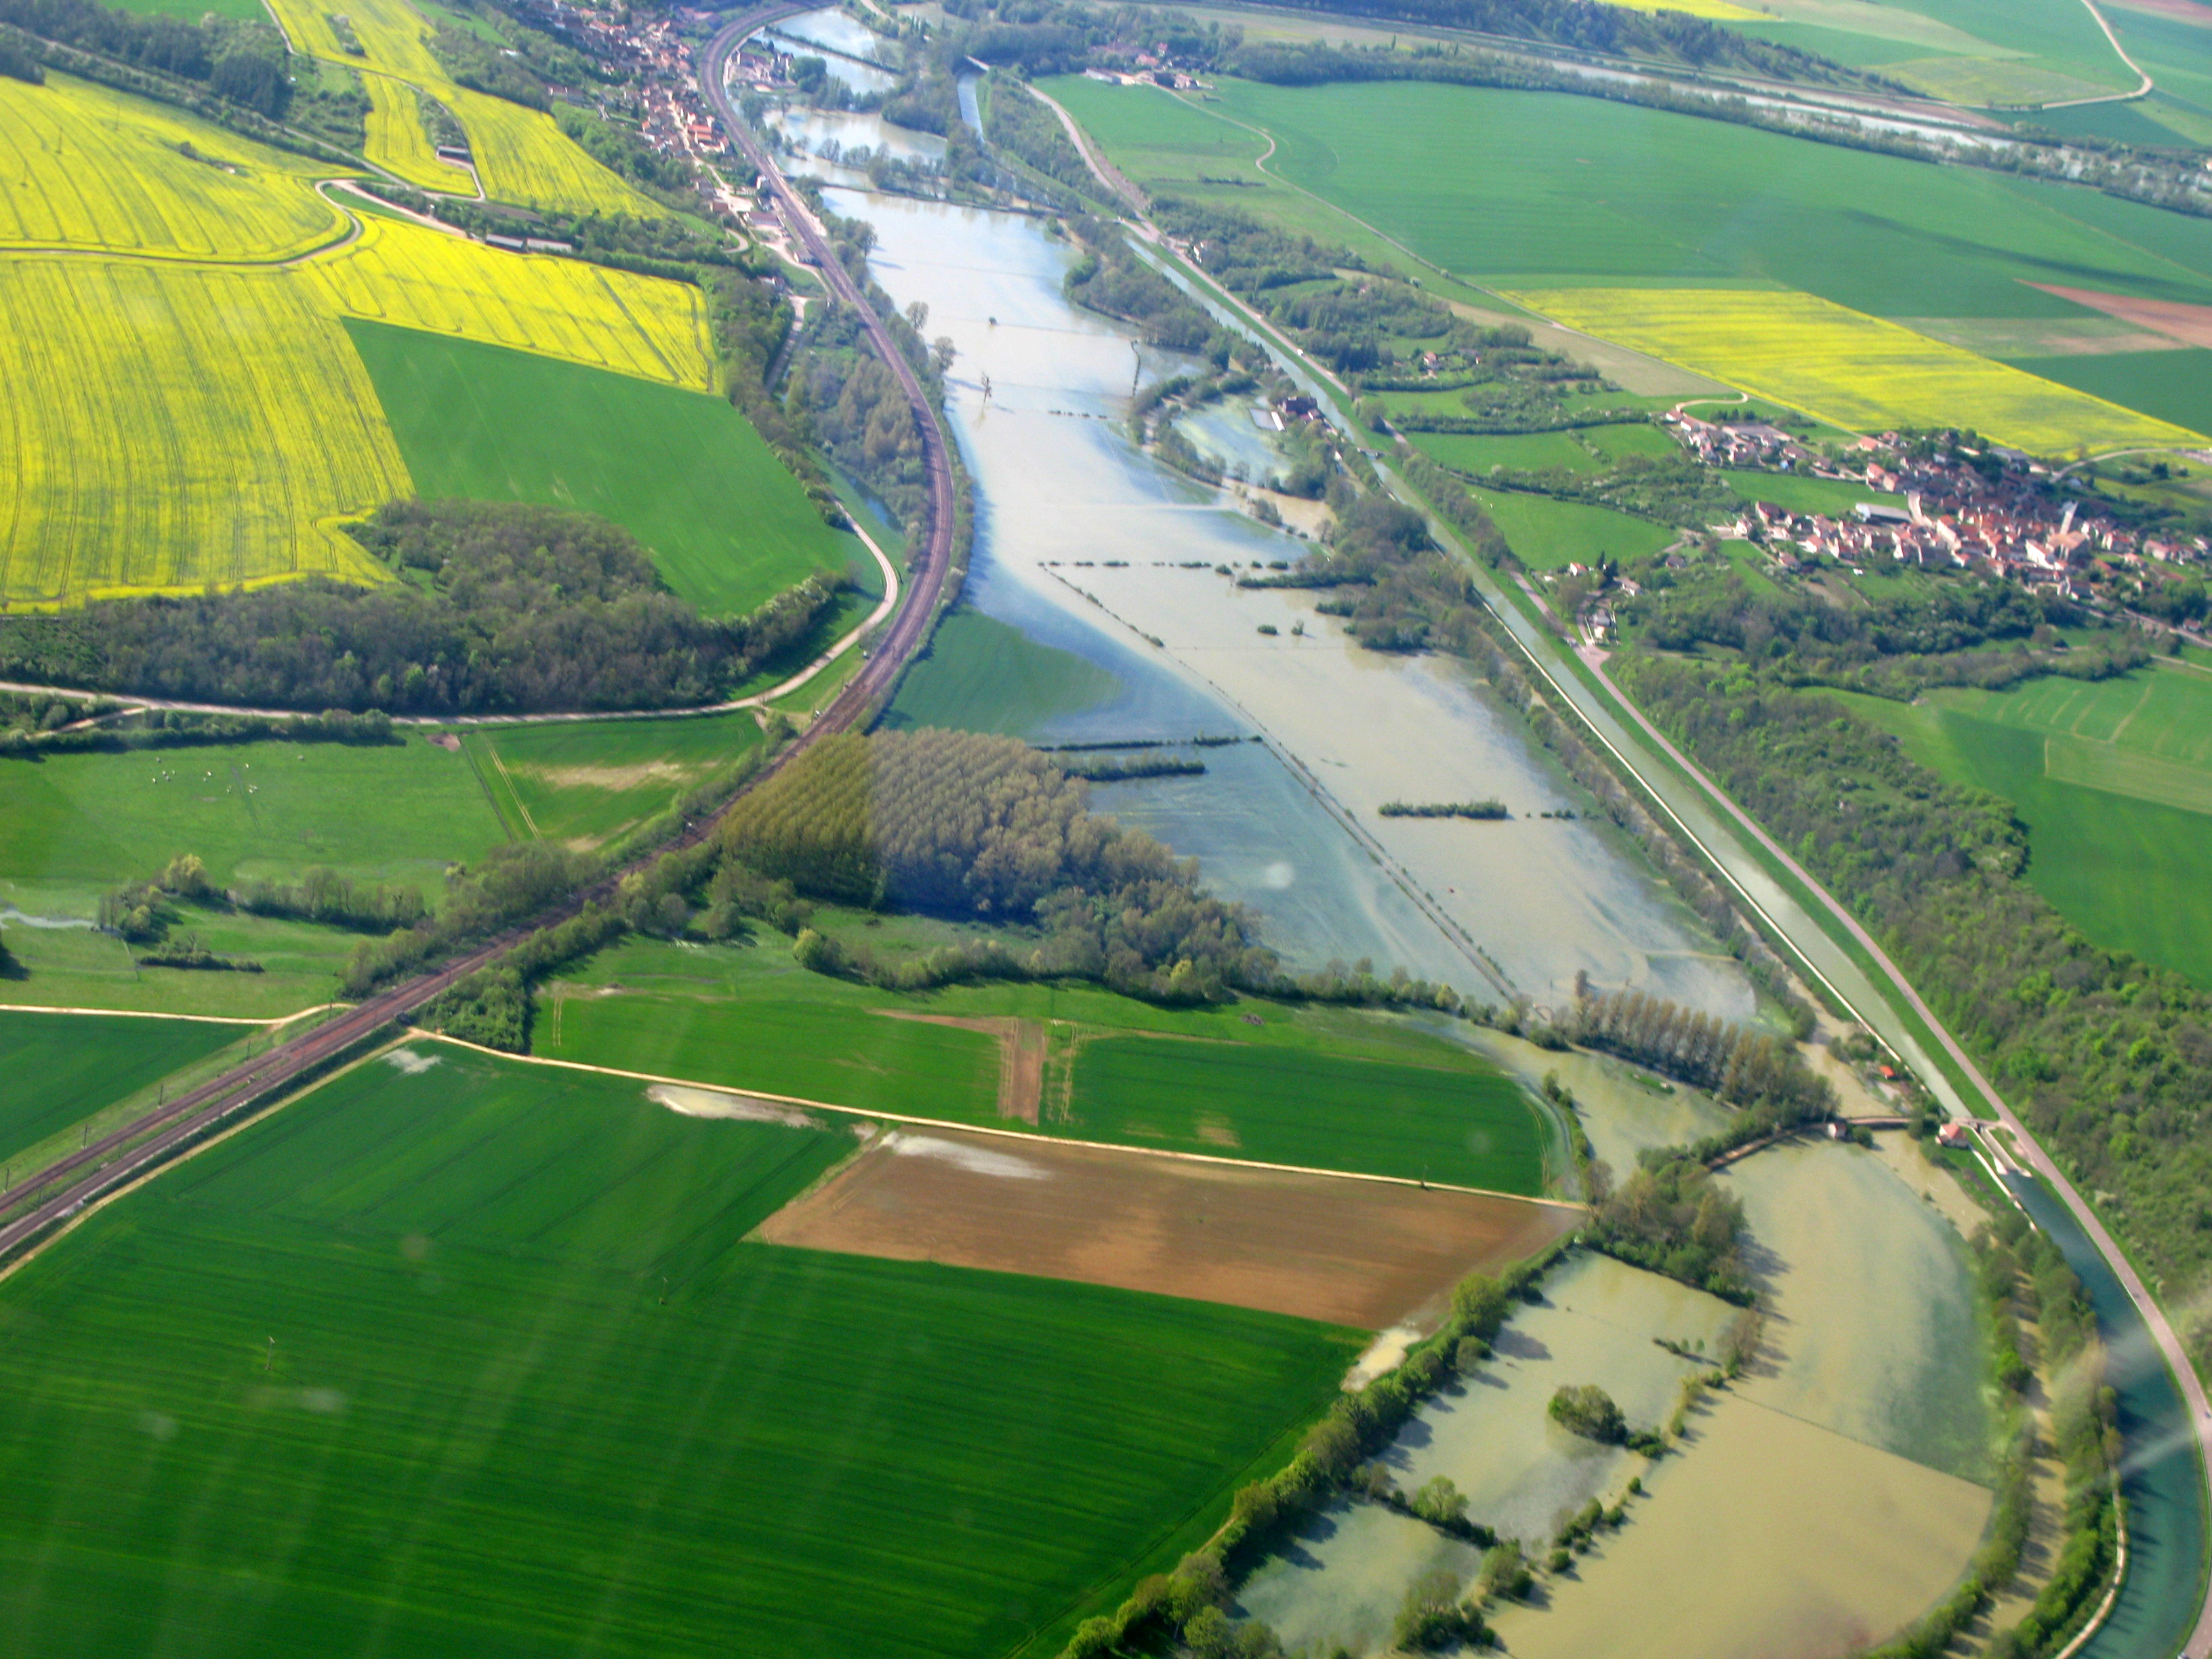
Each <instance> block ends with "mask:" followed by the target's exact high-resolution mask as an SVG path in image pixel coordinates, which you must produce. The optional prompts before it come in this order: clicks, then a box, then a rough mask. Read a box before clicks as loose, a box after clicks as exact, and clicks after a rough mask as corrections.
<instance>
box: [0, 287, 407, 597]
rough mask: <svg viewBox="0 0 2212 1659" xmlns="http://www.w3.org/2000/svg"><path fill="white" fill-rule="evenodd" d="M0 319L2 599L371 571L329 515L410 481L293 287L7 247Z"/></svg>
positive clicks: (340, 356)
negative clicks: (2, 324)
mask: <svg viewBox="0 0 2212 1659" xmlns="http://www.w3.org/2000/svg"><path fill="white" fill-rule="evenodd" d="M0 315H4V316H5V317H6V318H7V319H8V326H7V327H6V328H4V329H0V386H6V387H7V389H8V391H7V396H6V397H5V398H0V594H4V595H5V596H6V597H7V598H8V599H9V601H11V602H21V601H32V602H43V603H52V602H54V601H57V600H59V599H63V598H64V597H76V596H81V595H85V594H100V593H106V592H146V591H148V590H171V591H174V590H179V589H196V588H198V587H200V586H202V585H204V584H205V583H208V582H221V583H226V584H228V583H234V582H242V581H253V580H262V579H267V578H272V577H284V576H295V575H302V574H309V573H313V572H318V571H319V572H328V573H339V572H349V571H350V572H359V573H368V572H369V571H371V570H372V569H373V567H372V566H370V564H369V562H368V560H367V558H366V556H364V555H363V554H362V552H361V550H359V549H358V548H356V546H355V545H354V544H352V543H351V542H350V541H349V540H348V539H347V538H345V537H343V535H341V534H340V533H339V532H337V530H336V529H335V528H332V527H331V526H330V525H329V520H331V519H332V518H333V517H334V516H335V515H338V514H342V513H358V512H362V511H364V510H366V509H367V508H368V507H374V505H376V504H377V503H378V502H379V501H386V500H388V499H390V498H391V497H392V496H394V495H405V494H407V493H408V492H409V490H410V488H411V486H410V482H409V479H408V477H407V471H406V468H405V466H404V465H403V463H402V462H401V460H400V458H399V453H398V447H397V445H396V444H394V442H393V441H392V432H391V428H389V427H388V426H387V425H386V423H385V420H384V416H383V413H382V410H380V407H379V405H378V404H377V400H376V393H375V389H374V387H373V386H371V385H370V383H369V379H368V373H367V371H366V370H364V369H363V368H362V366H361V360H360V358H359V357H358V356H356V355H355V353H354V351H353V349H352V347H351V346H350V345H349V343H348V342H347V340H346V338H345V335H344V332H343V330H341V329H340V328H339V327H338V325H337V323H336V322H335V321H334V320H332V319H331V318H329V317H327V316H325V315H323V314H321V313H320V312H319V310H318V309H317V307H316V306H315V305H314V302H313V296H312V295H311V294H310V293H309V291H308V290H307V288H306V287H305V286H304V285H303V284H301V283H300V282H298V281H297V280H296V279H295V278H294V277H292V276H289V274H287V273H279V272H267V273H260V272H244V271H220V270H203V269H198V268H194V267H179V266H165V265H148V264H127V263H124V262H120V261H118V262H115V263H94V262H92V261H88V260H82V259H47V258H35V257H19V258H11V259H7V260H4V261H0Z"/></svg>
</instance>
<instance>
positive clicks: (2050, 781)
mask: <svg viewBox="0 0 2212 1659" xmlns="http://www.w3.org/2000/svg"><path fill="white" fill-rule="evenodd" d="M1851 702H1852V704H1853V706H1854V707H1855V708H1857V709H1858V710H1859V711H1860V712H1861V713H1862V714H1865V715H1866V716H1867V717H1868V718H1869V719H1871V720H1875V721H1876V722H1878V723H1879V724H1881V726H1884V727H1886V728H1887V729H1888V730H1890V731H1892V732H1895V733H1896V734H1897V735H1898V737H1899V738H1900V739H1901V740H1902V741H1903V742H1904V744H1905V748H1906V750H1907V751H1908V752H1909V753H1911V756H1912V757H1913V758H1914V759H1916V760H1917V761H1919V762H1920V763H1922V764H1923V765H1924V766H1927V767H1929V768H1931V769H1934V770H1936V771H1938V772H1941V773H1942V774H1943V775H1945V776H1946V777H1948V778H1952V779H1954V780H1955V781H1959V782H1961V783H1966V784H1971V785H1972V786H1974V787H1977V788H1981V789H1987V790H1989V791H1990V793H1993V794H1996V795H2001V796H2002V797H2003V798H2004V799H2007V800H2008V801H2010V802H2011V803H2012V804H2013V805H2014V807H2015V809H2016V810H2017V811H2018V813H2019V815H2020V818H2021V822H2022V823H2025V824H2027V829H2028V847H2029V854H2030V857H2029V863H2028V869H2027V878H2028V880H2029V881H2031V882H2032V883H2033V884H2034V885H2035V886H2036V888H2037V890H2039V891H2040V892H2041V893H2042V894H2043V896H2045V898H2047V899H2049V900H2050V901H2051V903H2052V904H2053V905H2054V906H2056V907H2057V909H2058V910H2059V912H2060V914H2062V915H2064V916H2065V917H2066V918H2067V920H2068V921H2071V922H2073V923H2074V925H2075V927H2079V928H2081V931H2082V932H2083V933H2086V934H2087V935H2088V936H2089V938H2090V939H2093V940H2095V941H2096V942H2097V943H2098V944H2100V945H2104V946H2106V948H2108V949H2113V950H2124V951H2133V952H2134V953H2135V954H2136V955H2137V956H2139V957H2142V958H2143V959H2144V960H2145V961H2147V962H2154V963H2160V964H2161V965H2162V966H2165V967H2167V968H2172V969H2174V970H2176V971H2177V972H2179V973H2183V974H2186V975H2189V977H2190V978H2191V979H2192V980H2194V981H2196V982H2197V984H2199V985H2203V986H2206V987H2212V884H2208V883H2207V882H2206V879H2205V848H2206V847H2207V846H2208V845H2212V675H2207V674H2201V673H2197V672H2193V671H2190V670H2187V669H2166V670H2162V671H2139V672H2137V673H2135V674H2131V675H2129V676H2127V677H2126V678H2123V679H2117V680H2107V681H2104V682H2102V683H2100V684H2083V683H2081V682H2080V681H2075V680H2063V679H2044V680H2034V681H2031V682H2029V683H2028V684H2026V685H2023V686H2021V687H2019V688H2017V689H2016V690H2012V691H2008V692H1979V691H1962V690H1951V691H1945V692H1942V693H1939V694H1936V695H1933V696H1925V697H1923V698H1922V699H1921V701H1920V702H1917V703H1914V704H1911V706H1909V707H1908V706H1905V705H1901V704H1898V703H1893V702H1885V701H1883V700H1881V699H1878V698H1872V697H1854V698H1852V699H1851Z"/></svg>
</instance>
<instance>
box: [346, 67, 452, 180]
mask: <svg viewBox="0 0 2212 1659" xmlns="http://www.w3.org/2000/svg"><path fill="white" fill-rule="evenodd" d="M361 83H362V86H363V87H365V88H368V121H367V123H366V139H367V143H366V144H365V146H364V148H365V149H366V151H367V153H368V159H369V160H370V161H374V162H375V163H376V164H377V165H378V166H379V167H389V168H391V169H392V172H394V173H398V175H399V176H400V177H401V178H402V179H405V180H406V181H407V182H408V183H409V184H410V185H418V186H420V187H421V188H422V189H424V190H441V191H466V190H467V189H468V188H469V176H468V174H467V173H464V172H463V171H461V169H460V168H459V167H452V166H449V165H447V163H446V162H444V161H440V160H439V159H438V152H437V149H435V146H433V145H432V144H431V143H430V135H429V134H428V132H426V131H424V130H423V127H422V113H421V112H420V111H419V110H418V109H417V108H416V103H415V88H412V87H410V86H409V85H408V84H407V83H406V82H404V81H394V80H392V79H390V78H389V77H388V76H382V75H364V76H362V77H361Z"/></svg>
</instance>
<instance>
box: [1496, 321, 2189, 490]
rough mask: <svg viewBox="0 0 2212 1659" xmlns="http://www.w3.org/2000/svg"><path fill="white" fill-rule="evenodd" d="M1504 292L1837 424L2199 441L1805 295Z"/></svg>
mask: <svg viewBox="0 0 2212 1659" xmlns="http://www.w3.org/2000/svg"><path fill="white" fill-rule="evenodd" d="M1508 297H1510V298H1511V299H1513V300H1514V301H1516V302H1517V303H1519V304H1522V305H1526V306H1528V307H1530V308H1531V309H1532V310H1535V311H1540V312H1541V313H1544V314H1545V315H1546V316H1548V317H1553V318H1556V319H1559V321H1561V322H1564V323H1566V324H1567V325H1570V326H1571V327H1574V328H1578V329H1583V330H1585V331H1588V332H1589V333H1592V334H1595V335H1597V336H1599V337H1602V338H1604V339H1608V340H1612V341H1613V342H1615V343H1618V344H1621V345H1625V346H1628V347H1630V348H1632V349H1635V350H1638V351H1644V352H1649V353H1650V355H1651V356H1656V357H1662V358H1664V359H1666V360H1667V361H1668V362H1673V363H1679V364H1680V365H1681V366H1682V367H1684V368H1691V369H1694V370H1696V371H1697V372H1698V373H1699V374H1710V375H1711V376H1712V377H1713V378H1714V379H1716V380H1723V381H1725V382H1727V383H1728V384H1729V385H1730V386H1741V388H1742V389H1743V390H1745V391H1747V392H1752V393H1753V394H1755V395H1757V396H1759V397H1762V398H1773V399H1774V400H1776V401H1777V402H1779V403H1784V404H1790V405H1791V406H1792V407H1794V408H1797V409H1802V410H1804V411H1805V412H1806V413H1808V414H1810V415H1814V416H1818V417H1819V418H1820V419H1821V420H1824V421H1827V422H1832V423H1833V424H1835V425H1837V426H1840V427H1844V428H1849V429H1850V430H1853V431H1859V432H1880V431H1885V430H1888V429H1891V428H1898V427H1944V426H1962V427H1971V428H1976V429H1978V430H1979V431H1982V432H1984V433H1987V434H1988V435H1990V436H1991V437H1994V438H1996V439H1998V440H2000V441H2002V442H2005V443H2008V444H2015V445H2018V446H2019V447H2021V448H2023V449H2027V450H2029V451H2032V452H2033V453H2038V454H2046V455H2048V454H2066V453H2071V452H2072V451H2074V450H2075V449H2076V448H2077V447H2081V446H2082V445H2084V444H2086V445H2087V447H2089V448H2091V449H2093V450H2105V449H2116V448H2123V447H2138V446H2139V447H2152V446H2163V447H2186V446H2201V445H2203V443H2204V441H2205V440H2204V438H2203V436H2202V435H2200V434H2197V433H2194V432H2191V431H2188V430H2186V429H2185V428H2181V427H2178V426H2173V425H2171V424H2169V423H2168V422H2164V421H2160V420H2154V419H2153V418H2152V417H2150V416H2147V415H2139V414H2137V413H2136V412H2135V411H2134V410H2129V409H2123V408H2122V407H2120V405H2118V404H2112V403H2106V401H2105V400H2104V399H2102V398H2093V397H2090V396H2089V395H2088V394H2087V392H2075V391H2074V390H2073V389H2072V388H2070V387H2068V386H2059V385H2057V383H2056V382H2054V381H2051V380H2041V379H2039V378H2038V377H2037V376H2035V375H2033V374H2025V373H2023V372H2022V371H2021V370H2019V369H2016V368H2008V367H2007V366H2005V365H2004V364H2002V363H1998V362H1991V361H1990V359H1988V358H1986V357H1978V356H1975V355H1974V354H1973V353H1972V352H1970V351H1962V350H1960V349H1959V348H1958V347H1956V346H1953V345H1947V344H1945V343H1943V342H1942V341H1940V340H1934V339H1930V338H1929V337H1927V336H1926V335H1923V334H1916V333H1914V332H1913V331H1911V329H1907V328H1900V327H1899V326H1898V325H1896V324H1894V323H1890V322H1885V321H1883V320H1882V319H1880V318H1878V317H1870V316H1868V315H1866V314H1865V313H1863V312H1857V311H1851V310H1849V309H1846V308H1845V307H1842V306H1838V305H1834V304H1832V303H1830V302H1829V301H1826V300H1822V299H1819V298H1816V297H1815V296H1814V295H1810V294H1802V293H1795V292H1775V291H1759V290H1745V289H1537V290H1532V291H1526V292H1521V293H1516V294H1512V295H1509V296H1508Z"/></svg>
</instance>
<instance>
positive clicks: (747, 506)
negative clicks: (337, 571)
mask: <svg viewBox="0 0 2212 1659" xmlns="http://www.w3.org/2000/svg"><path fill="white" fill-rule="evenodd" d="M346 331H347V333H348V334H349V335H350V336H351V337H352V339H353V343H354V346H355V349H356V350H358V351H359V352H360V354H361V359H362V362H363V363H364V364H366V365H367V366H368V374H369V379H370V380H372V381H374V384H375V386H376V392H377V397H378V398H379V399H380V402H381V403H382V404H383V407H384V412H385V416H386V418H387V419H389V420H390V422H392V431H393V433H394V434H395V435H397V437H398V441H399V453H401V455H402V456H404V458H405V459H406V462H407V467H408V471H409V472H410V474H411V475H412V476H413V477H414V480H415V487H416V490H417V491H418V492H420V493H421V494H422V495H423V496H424V497H425V498H426V499H431V500H435V499H437V498H439V497H441V496H466V497H468V498H470V499H472V500H476V501H532V502H536V503H538V505H540V506H544V507H566V508H569V509H572V510H574V511H577V512H584V513H598V514H599V516H600V517H602V518H605V519H611V520H614V522H615V523H617V524H618V525H621V526H623V528H624V529H625V530H628V531H629V532H630V533H631V534H632V535H634V536H635V537H636V538H638V539H639V540H640V541H641V542H643V543H644V544H646V546H647V548H648V549H649V550H651V551H652V553H653V562H654V563H655V564H656V565H657V566H658V567H659V570H660V573H661V574H662V575H663V576H664V577H665V578H666V580H667V581H668V585H669V586H671V588H673V589H674V590H675V591H676V592H678V594H680V595H682V596H683V597H684V599H688V600H690V602H691V603H692V604H694V605H697V606H698V607H699V608H700V610H702V611H704V612H706V613H707V614H708V616H726V615H731V614H734V613H740V612H744V611H750V610H751V609H752V608H753V607H754V606H756V605H759V604H761V603H762V602H763V601H764V600H766V599H769V598H770V597H771V596H773V595H775V594H776V593H778V592H781V591H783V590H784V589H785V588H787V587H789V586H792V585H793V584H794V583H796V582H799V581H802V580H805V578H806V577H807V576H808V575H810V574H812V573H813V572H814V571H817V570H822V569H842V568H848V567H851V568H854V569H855V570H856V572H864V574H866V577H867V579H868V580H870V582H871V583H872V584H873V585H875V586H877V587H878V591H880V586H881V577H880V574H879V573H878V571H877V569H876V566H875V561H874V560H872V558H870V557H869V556H868V552H867V550H866V548H864V547H862V546H861V545H860V541H859V539H858V538H856V537H854V536H853V535H851V534H850V533H848V532H842V531H837V530H833V529H831V528H830V527H829V526H828V525H826V524H824V523H823V521H822V514H821V513H819V512H818V511H817V510H816V508H815V507H814V504H813V502H811V501H809V500H808V499H807V496H806V492H805V490H804V489H801V488H800V487H799V481H798V480H797V479H796V478H794V477H792V475H791V472H790V471H789V469H787V467H786V466H785V465H783V463H782V462H781V460H779V459H776V456H775V452H774V451H772V450H771V449H769V447H768V445H767V444H766V443H765V442H764V441H763V440H762V438H761V435H760V434H758V433H757V432H756V431H754V430H753V428H752V426H751V424H750V422H747V421H746V419H745V417H744V416H743V415H740V414H739V413H738V411H737V410H735V409H733V408H732V407H731V405H730V404H729V403H728V401H727V400H726V399H725V398H719V397H715V396H714V395H712V394H711V393H708V392H696V391H690V390H684V389H679V388H678V387H677V386H669V385H654V384H653V383H652V382H651V381H650V380H644V379H640V378H638V377H636V376H635V375H630V374H611V373H608V372H606V371H605V369H601V368H586V367H584V366H581V365H580V364H576V363H571V362H556V361H554V360H553V359H551V358H549V357H545V356H537V355H534V354H532V353H529V352H524V351H513V350H505V349H501V348H500V347H498V346H494V345H487V344H484V343H480V342H478V341H475V340H464V339H454V338H451V337H441V336H439V335H435V334H426V333H423V332H422V331H419V330H416V329H413V328H394V327H391V326H389V325H386V324H382V323H373V322H359V321H349V322H348V323H347V325H346Z"/></svg>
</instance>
